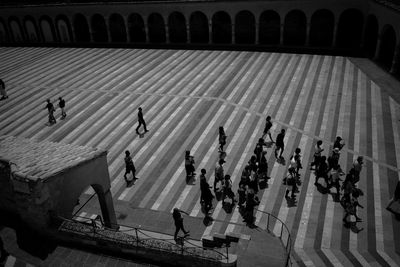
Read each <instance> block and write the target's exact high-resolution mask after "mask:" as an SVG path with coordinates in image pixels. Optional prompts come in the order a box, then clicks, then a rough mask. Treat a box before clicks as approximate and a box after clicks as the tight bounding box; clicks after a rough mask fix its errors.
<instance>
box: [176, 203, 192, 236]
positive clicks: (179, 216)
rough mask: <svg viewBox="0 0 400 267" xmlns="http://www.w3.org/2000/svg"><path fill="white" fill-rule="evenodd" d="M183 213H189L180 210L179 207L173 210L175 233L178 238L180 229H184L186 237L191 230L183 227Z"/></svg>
mask: <svg viewBox="0 0 400 267" xmlns="http://www.w3.org/2000/svg"><path fill="white" fill-rule="evenodd" d="M181 213H185V214H186V215H189V214H188V213H187V212H185V211H183V210H180V209H178V208H174V210H173V212H172V217H173V218H174V223H175V234H174V239H175V240H177V238H178V232H179V231H180V230H182V231H183V233H184V234H185V237H186V236H188V235H189V231H186V230H185V228H184V227H183V217H182V214H181Z"/></svg>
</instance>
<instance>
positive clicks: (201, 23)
mask: <svg viewBox="0 0 400 267" xmlns="http://www.w3.org/2000/svg"><path fill="white" fill-rule="evenodd" d="M190 41H191V42H192V43H201V44H206V43H208V41H209V31H208V19H207V16H206V15H204V13H202V12H200V11H196V12H194V13H192V14H191V15H190Z"/></svg>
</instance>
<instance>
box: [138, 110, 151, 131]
mask: <svg viewBox="0 0 400 267" xmlns="http://www.w3.org/2000/svg"><path fill="white" fill-rule="evenodd" d="M138 110H139V111H138V122H139V125H138V127H136V133H138V134H139V128H140V126H142V124H143V128H144V131H145V132H148V131H149V130H147V128H146V122H145V121H144V118H143V112H142V108H141V107H139V109H138Z"/></svg>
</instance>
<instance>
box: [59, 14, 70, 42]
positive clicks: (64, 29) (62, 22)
mask: <svg viewBox="0 0 400 267" xmlns="http://www.w3.org/2000/svg"><path fill="white" fill-rule="evenodd" d="M55 21H56V22H55V25H56V31H57V34H58V36H59V38H60V41H61V42H63V43H72V41H73V37H72V36H73V35H72V29H71V24H70V22H69V19H68V18H67V16H65V15H58V16H57V17H56V20H55Z"/></svg>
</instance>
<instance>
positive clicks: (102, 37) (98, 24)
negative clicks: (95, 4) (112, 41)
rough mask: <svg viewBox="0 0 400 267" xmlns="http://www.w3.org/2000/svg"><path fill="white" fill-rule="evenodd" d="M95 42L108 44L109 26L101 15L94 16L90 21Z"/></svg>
mask: <svg viewBox="0 0 400 267" xmlns="http://www.w3.org/2000/svg"><path fill="white" fill-rule="evenodd" d="M90 27H91V28H92V33H93V41H94V42H100V43H102V42H108V34H107V25H106V21H105V20H104V17H103V16H102V15H100V14H94V15H93V16H92V18H91V20H90Z"/></svg>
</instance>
